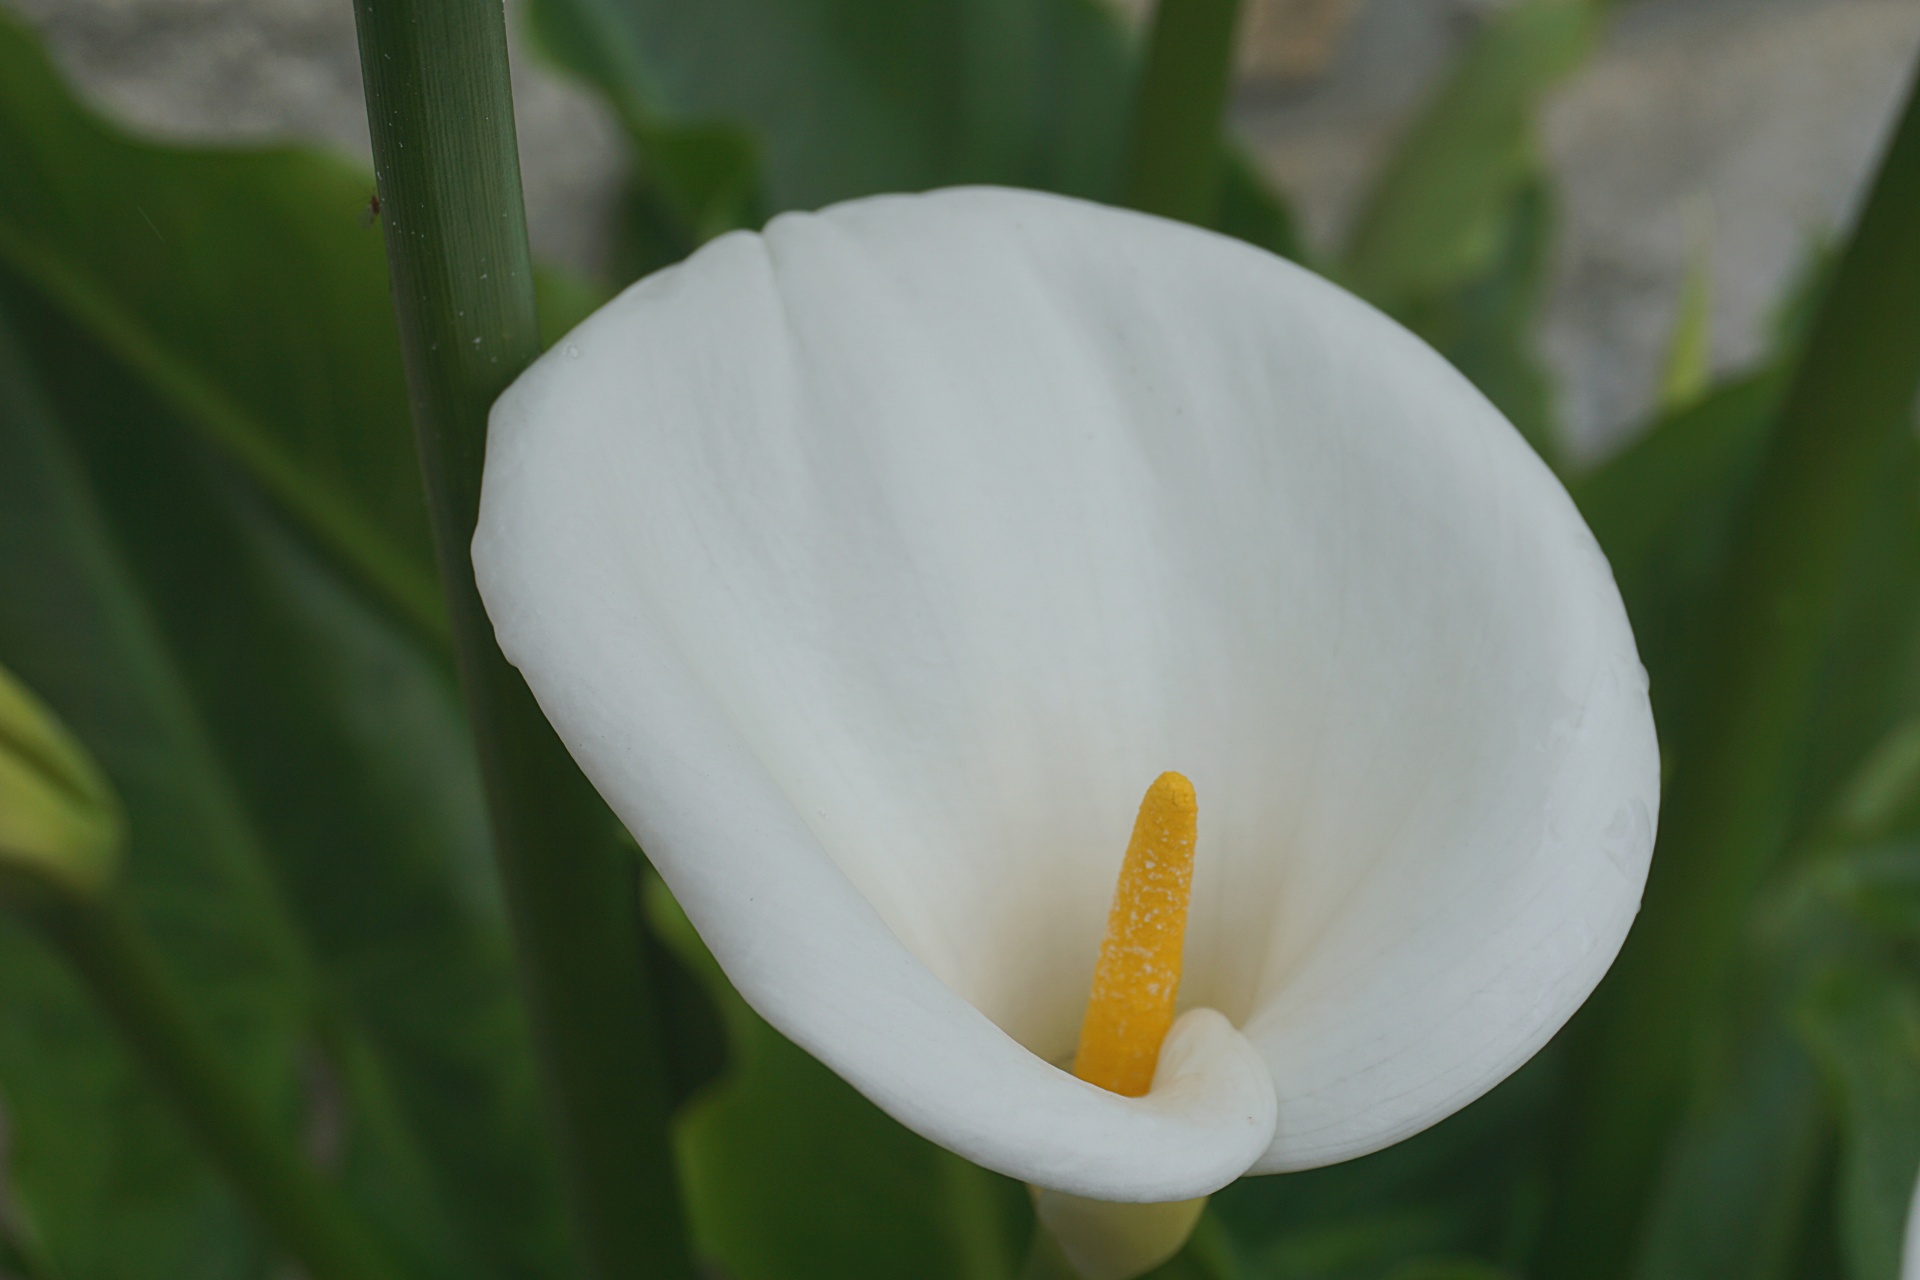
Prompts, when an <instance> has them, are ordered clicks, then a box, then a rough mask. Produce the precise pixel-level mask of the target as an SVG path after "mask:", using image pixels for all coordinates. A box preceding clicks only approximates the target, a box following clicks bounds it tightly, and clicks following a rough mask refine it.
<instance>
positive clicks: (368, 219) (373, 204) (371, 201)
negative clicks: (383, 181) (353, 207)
mask: <svg viewBox="0 0 1920 1280" xmlns="http://www.w3.org/2000/svg"><path fill="white" fill-rule="evenodd" d="M379 217H380V193H379V192H378V191H376V192H374V193H373V194H372V195H370V196H368V197H367V207H366V208H364V209H362V210H361V211H360V225H361V226H362V227H370V226H372V225H373V224H374V222H375V221H377V220H378V219H379Z"/></svg>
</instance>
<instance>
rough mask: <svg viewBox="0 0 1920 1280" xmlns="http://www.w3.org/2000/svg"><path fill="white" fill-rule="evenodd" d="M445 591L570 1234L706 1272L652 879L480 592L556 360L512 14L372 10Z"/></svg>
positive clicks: (605, 1263) (393, 4)
mask: <svg viewBox="0 0 1920 1280" xmlns="http://www.w3.org/2000/svg"><path fill="white" fill-rule="evenodd" d="M354 12H355V17H356V19H357V22H358V26H359V32H360V63H361V70H362V74H363V75H364V77H365V80H366V90H367V121H368V124H369V126H370V128H371V131H372V135H373V156H374V172H375V177H376V179H377V181H378V184H379V187H378V189H379V194H380V216H381V219H382V221H383V222H384V223H385V227H386V239H387V260H388V267H389V270H390V272H391V274H392V280H393V296H394V307H395V310H396V311H397V313H398V315H399V320H400V338H401V344H402V349H403V354H404V356H405V359H406V368H407V382H408V388H409V391H410V393H411V396H412V400H413V419H414V431H415V437H416V440H417V443H418V446H419V454H420V466H421V471H422V473H423V477H424V480H425V483H426V491H427V506H428V511H429V515H430V516H431V519H432V523H433V530H434V541H435V546H436V550H437V553H438V557H439V562H440V575H441V581H442V585H443V587H444V589H445V591H446V595H447V606H448V613H449V616H450V617H451V620H452V624H453V630H454V638H455V653H456V655H457V657H458V660H459V668H460V679H461V685H462V688H463V690H464V692H465V695H466V700H467V707H468V711H469V714H470V716H471V718H472V721H473V729H474V735H475V738H476V740H477V743H478V747H479V754H480V765H481V772H482V776H483V778H484V780H485V783H486V789H487V798H488V805H489V809H490V813H491V816H492V820H493V834H494V842H495V846H496V856H497V858H498V862H499V867H500V874H501V879H502V881H503V883H504V886H505V890H506V896H507V903H508V908H509V912H510V914H511V917H512V923H513V929H514V937H515V942H516V949H517V954H518V960H519V965H520V970H521V974H522V978H523V985H524V988H525V991H526V994H527V1000H528V1004H529V1006H530V1013H531V1016H532V1021H533V1027H534V1033H535V1037H536V1043H537V1048H538V1050H539V1056H540V1062H541V1069H542V1078H543V1081H544V1084H545V1090H546V1094H547V1100H548V1104H549V1106H548V1111H549V1116H550V1119H551V1121H552V1125H553V1129H554V1133H555V1137H556V1141H557V1145H558V1148H559V1154H560V1159H561V1165H562V1168H563V1171H564V1174H565V1178H566V1184H567V1191H568V1197H569V1203H570V1207H571V1209H572V1214H573V1220H574V1225H575V1228H576V1231H577V1234H578V1237H579V1240H580V1243H581V1246H582V1249H583V1252H584V1254H585V1259H586V1262H587V1264H588V1267H589V1269H590V1272H591V1274H592V1275H593V1276H594V1277H596V1280H634V1278H637V1277H641V1276H649V1277H675V1276H687V1275H690V1274H691V1272H692V1268H691V1263H690V1262H689V1260H688V1257H687V1249H686V1241H685V1233H684V1230H683V1228H682V1225H681V1218H680V1200H679V1192H678V1188H677V1186H676V1184H675V1181H674V1172H673V1164H672V1155H671V1151H670V1148H669V1146H668V1139H667V1104H666V1091H665V1078H664V1073H663V1070H662V1067H661V1063H660V1055H659V1053H658V1040H657V1032H656V1030H655V1027H656V1021H655V1017H654V1011H653V1006H652V997H651V990H652V989H651V987H650V986H649V984H648V982H647V980H646V972H645V968H644V966H645V959H644V955H643V953H642V951H641V934H640V919H639V896H638V893H637V867H636V866H635V864H634V861H633V859H632V857H631V855H630V854H628V853H627V852H625V851H624V850H623V849H621V848H620V846H619V845H618V844H617V843H616V842H615V839H614V837H615V829H614V826H613V823H612V819H611V817H610V816H609V815H608V814H607V812H606V809H605V807H604V806H603V805H602V804H601V802H600V800H599V797H598V796H596V795H595V794H594V793H593V790H592V788H591V787H590V786H589V785H588V784H587V782H586V780H585V778H583V777H582V776H581V774H580V772H579V770H578V769H577V768H576V767H575V766H574V764H573V761H572V760H571V758H569V756H568V755H567V752H566V749H565V747H563V746H562V745H561V743H560V741H559V739H558V738H557V737H556V736H555V735H554V732H553V730H552V728H551V727H550V726H549V725H548V724H547V721H546V718H545V717H544V716H542V715H541V713H540V708H539V706H538V705H537V704H536V703H535V702H534V700H533V696H532V694H530V693H529V692H528V690H527V687H526V684H525V683H524V682H523V681H522V680H521V679H520V676H519V674H518V673H517V672H515V671H514V670H513V669H512V668H511V667H510V666H509V665H508V664H507V662H506V660H505V659H504V658H503V657H502V656H501V654H500V651H499V649H498V647H497V646H496V645H495V644H494V640H493V628H492V626H491V624H490V623H489V622H488V620H487V616H486V613H485V611H484V609H483V608H482V606H481V603H480V597H479V593H478V592H477V590H476V589H475V587H474V579H473V564H472V561H471V560H470V559H469V555H468V547H469V544H470V543H471V541H472V538H473V530H474V523H475V520H476V518H477V516H478V512H479V500H480V470H481V462H482V457H483V453H484V449H485V444H486V422H487V410H488V408H489V406H491V405H492V403H493V400H494V397H495V396H497V395H498V394H499V393H500V391H501V390H502V389H503V388H504V387H505V386H506V385H507V383H509V382H510V381H512V379H513V378H514V376H515V375H516V374H518V373H519V372H520V371H521V370H522V369H523V368H525V367H526V365H527V364H528V363H529V362H530V361H531V360H532V359H533V358H534V356H535V355H536V354H538V352H539V335H538V332H537V328H536V323H535V316H534V296H533V276H532V266H531V260H530V257H529V253H528V249H527V236H526V214H525V210H524V207H523V205H522V203H521V194H520V169H519V158H518V152H517V150H516V144H515V140H514V127H513V100H512V94H511V90H510V88H509V85H508V79H507V47H506V27H505V20H504V15H503V14H502V12H501V5H500V0H355V4H354Z"/></svg>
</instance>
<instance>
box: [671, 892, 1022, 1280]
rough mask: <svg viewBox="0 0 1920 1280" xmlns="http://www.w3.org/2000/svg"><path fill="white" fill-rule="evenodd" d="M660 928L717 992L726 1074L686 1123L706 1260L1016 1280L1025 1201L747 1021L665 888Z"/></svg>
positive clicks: (888, 1276) (683, 1148)
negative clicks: (728, 1059)
mask: <svg viewBox="0 0 1920 1280" xmlns="http://www.w3.org/2000/svg"><path fill="white" fill-rule="evenodd" d="M647 888H648V895H647V896H648V902H647V906H648V915H649V916H650V918H651V919H652V922H653V924H654V927H655V928H656V929H657V930H658V931H659V933H660V934H661V936H662V937H663V938H664V939H665V940H666V941H667V943H668V944H669V945H671V946H672V947H673V948H674V949H675V950H676V951H677V952H678V953H679V954H680V955H681V957H682V958H683V959H684V960H685V961H686V962H687V963H688V965H689V966H691V967H692V968H693V969H695V971H696V972H698V973H699V974H700V976H701V977H702V978H703V979H704V980H705V981H706V982H707V983H708V989H709V991H710V992H711V994H712V996H713V999H714V1000H715V1002H716V1003H717V1004H718V1005H719V1006H720V1009H721V1012H722V1015H723V1016H724V1018H725V1020H726V1024H727V1029H728V1033H729V1037H730V1039H731V1041H732V1046H733V1067H732V1069H731V1071H730V1072H729V1074H727V1075H726V1076H725V1077H723V1078H722V1079H721V1081H720V1082H719V1083H718V1084H717V1085H715V1086H714V1087H712V1088H711V1089H710V1090H709V1091H707V1092H706V1093H705V1094H704V1095H703V1096H701V1097H699V1098H697V1099H696V1100H695V1101H694V1102H693V1103H692V1104H690V1105H689V1106H688V1107H687V1108H686V1109H684V1110H683V1111H682V1113H681V1118H680V1121H679V1125H678V1130H679V1131H678V1135H677V1138H678V1141H677V1145H678V1147H679V1152H680V1171H681V1182H682V1185H683V1187H684V1188H685V1192H686V1196H687V1207H688V1213H689V1216H690V1218H691V1220H692V1226H693V1233H694V1241H695V1245H696V1247H697V1248H698V1250H699V1251H700V1252H701V1253H702V1254H703V1255H705V1256H706V1257H708V1258H710V1259H711V1260H712V1261H713V1262H715V1263H717V1264H718V1265H719V1267H720V1268H722V1269H723V1271H724V1274H726V1275H727V1276H728V1277H730V1280H801V1278H802V1277H821V1276H832V1277H835V1278H836V1280H857V1278H859V1277H872V1278H873V1280H897V1277H901V1276H913V1277H915V1280H923V1278H924V1280H942V1278H947V1280H1007V1278H1008V1277H1010V1276H1011V1275H1012V1274H1013V1272H1014V1269H1015V1267H1016V1264H1017V1262H1018V1257H1017V1255H1016V1252H1015V1251H1016V1248H1017V1247H1018V1245H1019V1244H1020V1242H1021V1233H1022V1232H1023V1231H1024V1226H1023V1217H1024V1215H1025V1213H1026V1207H1025V1192H1024V1191H1023V1190H1022V1189H1021V1188H1020V1187H1019V1186H1018V1185H1017V1184H1015V1183H1013V1182H1011V1181H1010V1180H1008V1179H1006V1178H1003V1177H1001V1176H999V1175H998V1174H992V1173H988V1172H987V1171H986V1170H984V1169H980V1168H977V1167H976V1166H974V1165H971V1164H969V1163H967V1162H966V1161H965V1160H962V1159H961V1158H960V1157H958V1156H955V1155H953V1154H951V1153H949V1152H947V1151H944V1150H942V1149H941V1148H939V1147H936V1146H934V1145H933V1144H932V1143H930V1142H927V1141H926V1140H925V1139H923V1138H921V1137H919V1136H917V1135H915V1134H913V1133H911V1132H909V1131H908V1130H906V1129H904V1128H902V1127H901V1126H900V1125H899V1124H897V1123H896V1122H895V1121H894V1120H892V1119H891V1118H890V1117H888V1116H887V1115H886V1114H885V1113H884V1112H882V1111H881V1110H880V1109H879V1108H877V1107H875V1106H874V1105H873V1104H872V1103H870V1102H868V1101H867V1100H866V1099H865V1098H863V1097H861V1096H860V1095H859V1094H858V1093H856V1092H855V1091H854V1090H853V1088H852V1086H850V1085H848V1084H847V1083H846V1082H845V1081H843V1080H841V1079H840V1078H839V1077H838V1076H836V1075H834V1074H833V1073H832V1072H831V1071H829V1070H828V1069H827V1068H826V1067H824V1066H822V1065H820V1063H818V1062H817V1061H815V1060H814V1059H813V1058H811V1057H809V1056H808V1055H807V1054H806V1053H805V1052H804V1051H802V1050H801V1049H799V1048H797V1047H795V1046H794V1045H793V1044H792V1042H790V1041H788V1040H787V1039H786V1038H785V1037H784V1036H782V1035H780V1034H779V1033H778V1032H777V1031H775V1030H774V1029H773V1028H771V1027H769V1026H768V1025H767V1024H766V1023H765V1022H764V1021H762V1020H761V1019H760V1018H759V1016H758V1015H756V1014H755V1013H754V1012H753V1011H752V1010H751V1009H749V1008H748V1007H747V1005H746V1003H745V1002H744V1001H742V1000H741V999H740V997H739V995H738V994H736V993H735V992H734V990H733V988H732V987H731V986H730V985H729V984H728V983H727V980H726V978H725V976H724V975H722V974H721V972H720V969H719V966H718V965H717V964H715V963H714V961H713V959H712V957H711V956H709V955H708V954H707V952H706V950H705V949H704V948H703V947H702V946H701V944H700V940H699V937H698V935H696V934H695V933H694V932H693V928H692V926H691V925H690V924H688V923H687V921H686V917H685V916H683V915H681V914H680V912H679V908H678V906H677V905H676V904H675V903H674V902H673V899H672V897H671V896H670V895H669V894H668V893H667V892H666V890H665V886H663V885H662V884H661V883H660V882H659V881H658V880H657V879H651V878H650V879H649V881H648V885H647Z"/></svg>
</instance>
